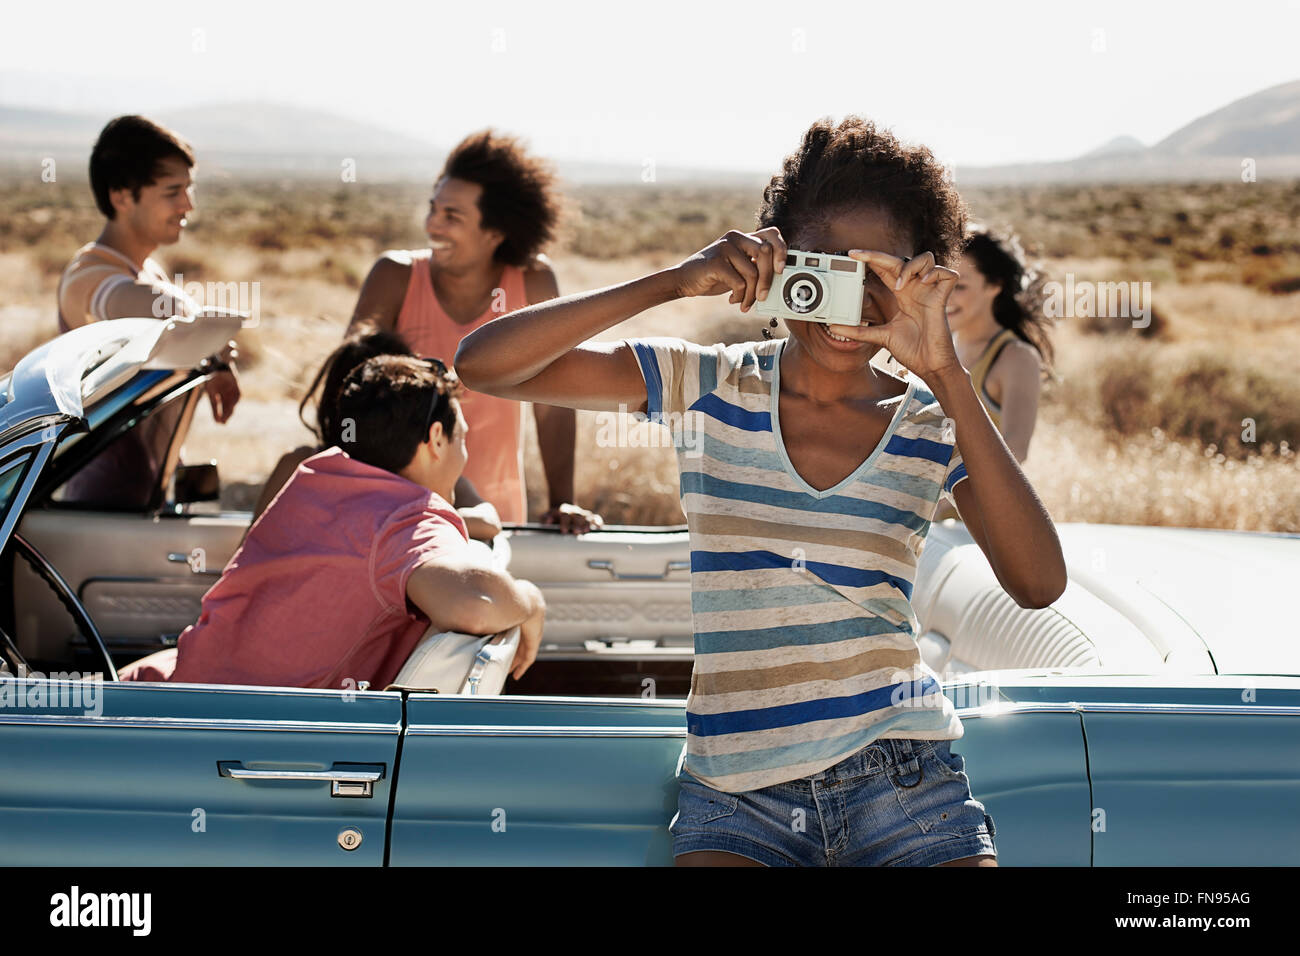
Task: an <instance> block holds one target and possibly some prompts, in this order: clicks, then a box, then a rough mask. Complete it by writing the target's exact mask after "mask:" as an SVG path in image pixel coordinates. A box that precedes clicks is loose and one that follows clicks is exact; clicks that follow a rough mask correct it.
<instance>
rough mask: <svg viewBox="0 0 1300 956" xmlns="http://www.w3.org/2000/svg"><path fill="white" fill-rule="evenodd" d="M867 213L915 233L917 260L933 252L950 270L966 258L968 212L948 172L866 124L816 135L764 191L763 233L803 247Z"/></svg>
mask: <svg viewBox="0 0 1300 956" xmlns="http://www.w3.org/2000/svg"><path fill="white" fill-rule="evenodd" d="M862 206H874V207H876V208H878V209H881V210H883V211H884V212H886V213H887V214H888V215H889V216H890V218H891V219H892V220H893V221H894V223H895V224H896V226H897V227H898V228H900V229H904V230H907V232H908V233H909V234H910V237H911V240H912V248H913V254H915V253H918V252H925V251H929V252H932V253H934V257H935V260H936V261H937V262H938V263H939V264H941V265H945V266H949V267H951V266H952V265H953V264H954V263H955V262H956V261H957V259H958V258H960V256H961V249H962V240H963V238H964V234H965V230H966V204H965V203H964V202H963V201H962V198H961V196H960V195H958V193H957V190H956V189H954V188H953V185H952V183H951V182H950V181H949V176H948V175H947V171H946V170H945V169H944V167H943V166H941V165H940V164H939V162H938V160H936V159H935V158H934V155H933V154H932V153H931V152H930V151H929V150H928V149H926V148H925V147H924V146H905V145H903V144H902V143H900V142H899V141H898V139H897V137H895V136H894V134H893V133H891V132H889V131H888V130H881V129H877V128H876V125H875V124H874V123H872V122H871V121H870V120H866V119H863V118H862V117H860V116H848V117H846V118H845V119H844V121H843V122H842V123H840V124H839V125H838V126H836V125H834V123H833V122H832V121H831V120H830V119H829V118H823V119H819V120H817V121H816V122H815V123H813V124H812V126H810V127H809V128H808V131H807V132H806V133H804V136H803V142H802V143H801V144H800V146H799V149H798V150H797V151H795V152H793V153H791V154H790V155H789V156H787V157H786V158H785V165H784V167H783V168H782V170H781V172H780V173H778V174H777V175H775V176H773V177H772V181H771V182H770V183H768V185H767V188H766V189H764V190H763V204H762V206H761V207H760V208H759V211H758V226H759V228H760V229H761V228H765V227H767V226H776V227H777V228H778V229H780V230H781V235H782V236H784V237H785V238H786V241H787V242H790V244H791V245H795V243H796V241H800V240H798V238H797V237H800V236H806V235H808V234H809V233H810V232H815V230H817V229H818V228H821V227H822V226H823V225H824V224H825V222H826V220H828V219H829V218H830V217H831V216H832V215H833V214H834V213H836V212H840V211H843V210H848V209H856V208H860V207H862Z"/></svg>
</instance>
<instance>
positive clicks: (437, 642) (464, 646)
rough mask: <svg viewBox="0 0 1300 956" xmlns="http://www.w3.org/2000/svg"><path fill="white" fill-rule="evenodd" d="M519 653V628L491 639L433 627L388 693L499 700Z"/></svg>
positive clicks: (389, 687) (413, 652)
mask: <svg viewBox="0 0 1300 956" xmlns="http://www.w3.org/2000/svg"><path fill="white" fill-rule="evenodd" d="M518 649H519V628H518V627H512V628H511V629H510V630H508V631H504V632H502V633H501V634H496V635H493V636H490V637H482V636H481V635H477V634H462V633H460V632H459V631H439V630H437V629H436V628H435V627H430V628H429V630H428V631H427V632H426V633H425V635H424V636H423V637H422V638H420V641H419V643H417V644H416V645H415V650H413V651H412V652H411V656H410V657H408V658H407V659H406V663H405V664H403V665H402V669H401V670H400V671H398V673H397V676H396V677H395V678H393V682H392V683H391V684H389V685H388V686H387V687H385V688H384V689H385V690H433V691H437V692H438V693H439V694H470V695H473V696H479V697H486V696H495V695H498V694H500V693H501V688H502V687H504V686H505V683H506V677H508V676H509V674H510V665H511V664H512V663H513V662H514V659H515V652H516V651H517V650H518Z"/></svg>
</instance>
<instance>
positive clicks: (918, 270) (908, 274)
mask: <svg viewBox="0 0 1300 956" xmlns="http://www.w3.org/2000/svg"><path fill="white" fill-rule="evenodd" d="M933 268H934V253H932V252H923V253H921V254H920V255H919V256H913V257H912V258H911V259H909V260H907V264H906V265H905V266H903V268H902V270H901V271H900V272H899V274H898V279H897V280H896V281H895V282H894V288H895V289H896V290H897V289H901V288H902V287H903V286H905V285H907V283H909V282H911V281H912V279H914V278H916V277H918V276H924V275H925V274H926V273H927V272H929V271H930V270H931V269H933Z"/></svg>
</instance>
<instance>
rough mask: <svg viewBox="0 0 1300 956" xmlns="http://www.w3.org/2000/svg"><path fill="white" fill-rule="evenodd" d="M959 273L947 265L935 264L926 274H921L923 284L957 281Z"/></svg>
mask: <svg viewBox="0 0 1300 956" xmlns="http://www.w3.org/2000/svg"><path fill="white" fill-rule="evenodd" d="M955 281H957V273H956V272H954V271H953V270H952V269H949V268H947V267H945V266H935V267H934V268H933V269H931V270H930V271H929V272H927V273H926V274H925V275H923V276H921V283H922V284H923V285H933V284H935V283H937V282H955Z"/></svg>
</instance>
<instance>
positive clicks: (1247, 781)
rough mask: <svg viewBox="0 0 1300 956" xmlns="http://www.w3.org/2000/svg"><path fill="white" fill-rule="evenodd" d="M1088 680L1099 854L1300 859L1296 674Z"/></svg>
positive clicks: (1153, 861)
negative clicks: (1131, 686) (1127, 683)
mask: <svg viewBox="0 0 1300 956" xmlns="http://www.w3.org/2000/svg"><path fill="white" fill-rule="evenodd" d="M1198 685H1199V686H1198ZM1090 690H1091V693H1089V694H1088V696H1087V697H1081V698H1080V699H1081V700H1082V701H1084V702H1083V703H1081V704H1080V707H1081V710H1082V716H1083V722H1084V727H1085V729H1086V731H1087V735H1088V759H1089V765H1090V767H1091V774H1092V785H1093V800H1094V807H1095V809H1094V811H1093V814H1094V823H1093V831H1094V832H1093V847H1094V861H1095V863H1096V865H1097V866H1295V865H1297V864H1300V825H1298V824H1297V823H1296V814H1295V808H1296V807H1297V806H1298V805H1300V679H1297V678H1294V677H1246V676H1239V677H1203V678H1197V679H1192V680H1188V681H1185V682H1183V686H1177V685H1170V686H1165V687H1160V686H1159V685H1156V686H1152V687H1147V688H1144V689H1143V692H1142V693H1141V694H1140V695H1138V694H1134V693H1133V692H1132V691H1131V690H1128V691H1127V692H1125V689H1124V688H1114V687H1111V688H1105V687H1101V688H1091V689H1090Z"/></svg>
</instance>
